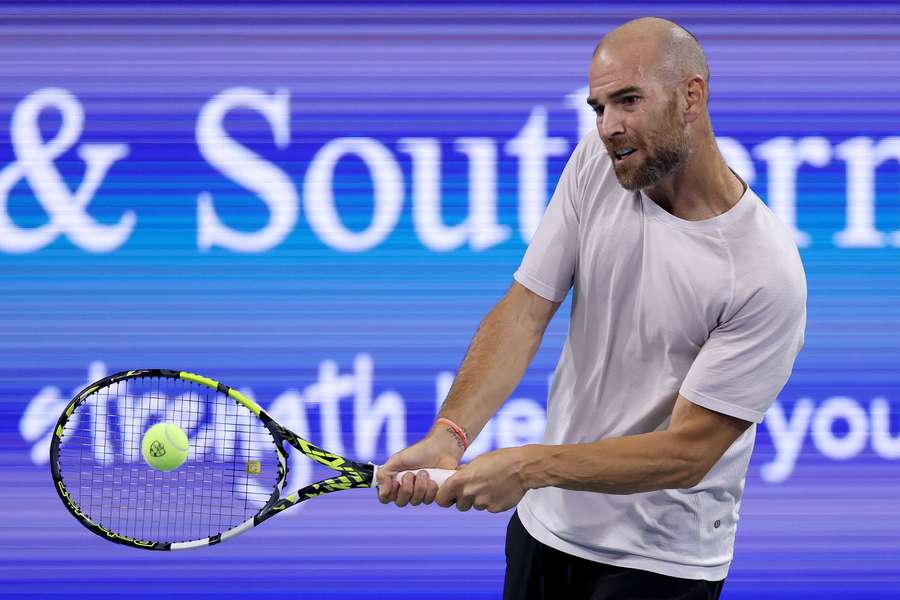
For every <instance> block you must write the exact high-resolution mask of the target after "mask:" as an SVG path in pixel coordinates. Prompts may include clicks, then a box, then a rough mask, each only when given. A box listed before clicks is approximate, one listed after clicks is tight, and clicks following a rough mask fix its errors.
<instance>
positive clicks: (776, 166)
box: [753, 137, 831, 247]
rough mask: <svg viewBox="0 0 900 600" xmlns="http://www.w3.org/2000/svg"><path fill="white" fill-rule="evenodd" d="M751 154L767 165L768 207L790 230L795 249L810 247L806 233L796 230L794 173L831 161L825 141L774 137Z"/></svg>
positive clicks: (795, 184)
mask: <svg viewBox="0 0 900 600" xmlns="http://www.w3.org/2000/svg"><path fill="white" fill-rule="evenodd" d="M753 155H754V156H756V157H757V158H761V159H762V160H764V161H766V164H767V169H768V173H769V178H768V204H769V208H771V209H772V212H774V213H775V214H776V215H777V216H778V217H780V218H781V220H782V221H783V222H784V224H785V225H787V226H788V228H790V229H791V231H792V232H793V233H794V241H796V242H797V245H798V246H800V247H806V246H809V244H810V237H809V234H808V233H805V232H803V231H800V230H799V229H797V170H798V169H799V168H800V167H801V166H802V165H804V164H810V165H813V166H815V167H824V166H825V165H827V164H828V162H829V161H830V160H831V145H830V144H829V143H828V140H827V139H825V138H823V137H804V138H800V139H799V140H795V139H793V138H789V137H776V138H772V139H771V140H768V141H766V142H764V143H762V144H760V145H758V146H757V147H756V148H754V149H753Z"/></svg>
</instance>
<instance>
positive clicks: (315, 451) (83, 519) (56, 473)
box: [50, 369, 375, 551]
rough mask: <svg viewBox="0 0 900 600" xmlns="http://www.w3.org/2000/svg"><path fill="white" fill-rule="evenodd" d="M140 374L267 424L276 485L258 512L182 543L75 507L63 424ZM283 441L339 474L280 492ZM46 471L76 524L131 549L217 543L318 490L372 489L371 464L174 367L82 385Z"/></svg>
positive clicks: (285, 466)
mask: <svg viewBox="0 0 900 600" xmlns="http://www.w3.org/2000/svg"><path fill="white" fill-rule="evenodd" d="M143 377H159V378H167V379H180V380H184V381H189V382H192V383H195V384H197V385H202V386H205V387H207V388H209V389H212V390H215V391H217V392H219V393H221V394H224V395H226V396H228V397H229V398H231V399H232V400H234V401H235V402H236V403H237V404H239V405H242V406H244V407H245V408H247V409H248V410H249V411H250V412H252V413H253V414H254V415H255V416H256V417H257V418H259V420H260V421H261V422H262V423H263V425H264V426H265V427H266V429H268V431H269V433H270V434H271V435H272V439H273V440H274V442H275V443H274V446H275V450H276V454H277V456H278V479H277V482H276V484H275V486H274V487H273V490H272V495H271V496H270V497H269V500H268V501H267V502H266V503H265V504H264V505H263V506H262V507H261V508H260V509H259V511H257V513H256V514H255V515H253V516H252V517H250V518H249V519H247V520H246V521H244V522H243V523H241V524H239V525H237V526H235V527H232V528H231V529H228V530H226V531H224V532H220V533H217V534H215V535H212V536H210V537H208V538H204V539H198V540H190V541H182V542H160V541H151V540H139V539H135V538H132V537H129V536H126V535H122V534H120V533H117V532H115V531H112V530H110V529H107V528H106V527H104V526H103V525H101V524H100V523H97V522H95V521H92V520H91V519H90V518H89V517H88V516H87V515H85V514H84V512H83V511H82V510H81V508H79V506H78V505H77V504H76V503H75V501H74V500H73V499H72V497H71V495H70V494H69V491H68V489H67V488H66V485H65V482H64V480H63V474H62V472H61V471H60V467H59V452H60V445H61V444H62V441H63V436H64V434H65V425H66V423H67V422H68V421H69V419H70V418H71V416H72V414H74V412H75V410H76V409H77V408H78V406H79V405H81V404H82V403H84V401H85V400H87V398H88V397H90V396H91V395H92V394H93V393H94V392H96V391H98V390H100V389H102V388H104V387H108V386H110V385H113V384H115V383H118V382H121V381H127V380H129V379H137V378H143ZM285 442H287V443H288V444H290V445H291V446H293V447H294V448H296V449H297V450H299V451H300V452H301V453H302V454H304V455H305V456H307V457H308V458H310V459H312V460H314V461H315V462H317V463H319V464H321V465H324V466H326V467H328V468H330V469H334V470H335V471H337V472H338V473H339V474H338V475H336V476H334V477H329V478H326V479H323V480H321V481H317V482H315V483H311V484H309V485H307V486H305V487H303V488H301V489H299V490H297V491H295V492H293V493H291V494H288V495H287V496H284V497H282V491H283V489H284V484H285V481H286V480H287V474H288V471H289V470H290V467H289V465H288V451H287V449H286V448H285V447H284V444H285ZM50 472H51V475H52V477H53V483H54V486H53V487H54V488H55V489H56V492H57V494H59V497H60V499H61V500H62V501H63V504H64V505H65V507H66V508H67V509H68V510H69V512H70V513H71V514H72V516H73V517H75V519H76V520H78V522H79V523H81V524H82V525H84V526H85V527H86V528H88V529H89V530H90V531H92V532H94V533H95V534H97V535H99V536H100V537H102V538H104V539H106V540H109V541H112V542H116V543H118V544H123V545H126V546H131V547H133V548H142V549H145V550H163V551H165V550H186V549H189V548H199V547H203V546H211V545H214V544H218V543H221V542H223V541H225V540H227V539H229V538H232V537H234V536H236V535H239V534H241V533H244V532H245V531H247V530H249V529H252V528H253V527H256V526H257V525H259V524H260V523H262V522H264V521H266V520H268V519H270V518H271V517H273V516H275V515H277V514H279V513H281V512H282V511H284V510H285V509H287V508H290V507H292V506H294V505H296V504H299V503H300V502H303V501H305V500H308V499H310V498H315V497H316V496H321V495H322V494H327V493H330V492H337V491H342V490H348V489H352V488H370V487H373V486H374V485H375V466H374V465H372V464H368V463H359V462H356V461H352V460H349V459H347V458H344V457H342V456H339V455H337V454H333V453H331V452H328V451H327V450H323V449H322V448H319V447H318V446H316V445H315V444H312V443H310V442H308V441H307V440H305V439H303V438H302V437H300V436H299V435H297V434H296V433H294V432H293V431H291V430H289V429H287V428H286V427H283V426H282V425H280V424H278V423H277V422H276V421H275V420H274V419H273V418H272V417H271V416H270V415H269V414H268V413H267V412H266V411H265V410H263V409H262V407H261V406H259V405H258V404H257V403H256V402H254V401H253V400H250V399H249V398H247V397H246V396H244V395H243V394H241V393H240V392H239V391H238V390H236V389H234V388H231V387H228V386H227V385H225V384H223V383H220V382H219V381H216V380H215V379H210V378H208V377H204V376H202V375H197V374H195V373H189V372H187V371H175V370H171V369H137V370H132V371H121V372H119V373H114V374H112V375H109V376H107V377H104V378H103V379H99V380H97V381H95V382H94V383H91V384H90V385H88V386H87V387H85V388H84V389H83V390H81V391H80V392H79V393H78V394H76V395H75V397H74V398H72V400H71V401H70V402H69V404H68V405H66V408H65V410H63V412H62V414H61V415H60V417H59V419H58V420H57V423H56V429H55V430H54V433H53V437H52V440H51V443H50Z"/></svg>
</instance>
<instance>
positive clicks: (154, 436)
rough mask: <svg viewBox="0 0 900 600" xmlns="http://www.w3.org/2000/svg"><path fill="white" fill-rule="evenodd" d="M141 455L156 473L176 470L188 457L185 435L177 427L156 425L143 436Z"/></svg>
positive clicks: (164, 424) (168, 424)
mask: <svg viewBox="0 0 900 600" xmlns="http://www.w3.org/2000/svg"><path fill="white" fill-rule="evenodd" d="M141 454H143V455H144V460H145V461H147V464H148V465H150V466H151V467H153V468H154V469H157V470H158V471H172V470H174V469H177V468H178V467H180V466H181V465H182V463H184V461H185V459H186V458H187V455H188V439H187V435H185V433H184V431H182V429H181V427H179V426H178V425H173V424H172V423H157V424H156V425H154V426H153V427H151V428H150V429H148V430H147V433H145V434H144V439H143V441H142V442H141Z"/></svg>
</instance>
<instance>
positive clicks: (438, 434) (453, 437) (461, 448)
mask: <svg viewBox="0 0 900 600" xmlns="http://www.w3.org/2000/svg"><path fill="white" fill-rule="evenodd" d="M428 435H429V437H431V438H432V439H434V440H435V441H436V443H437V444H438V445H440V447H441V448H442V451H443V452H444V453H446V454H448V455H450V456H453V457H454V458H456V459H457V460H460V459H461V458H462V456H463V454H465V453H466V444H465V442H464V441H463V439H464V438H463V439H460V437H459V435H458V434H457V433H456V432H455V431H454V430H453V428H452V427H450V426H449V425H447V424H445V423H442V422H435V423H434V425H432V427H431V431H430V432H429V434H428Z"/></svg>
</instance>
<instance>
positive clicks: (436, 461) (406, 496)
mask: <svg viewBox="0 0 900 600" xmlns="http://www.w3.org/2000/svg"><path fill="white" fill-rule="evenodd" d="M464 451H465V450H464V449H463V448H462V447H461V446H460V445H459V443H458V441H457V439H456V436H455V434H454V433H452V432H450V431H447V430H446V429H445V428H443V427H441V426H440V425H436V426H435V427H433V428H432V430H431V431H430V432H429V433H428V435H427V436H425V437H424V438H423V439H422V440H421V441H420V442H418V443H416V444H413V445H412V446H410V447H409V448H406V449H404V450H401V451H400V452H398V453H397V454H395V455H393V456H392V457H391V458H390V459H389V460H388V461H387V462H386V463H384V466H383V467H381V468H380V469H378V499H379V500H380V501H381V503H382V504H389V503H391V502H394V503H395V504H396V505H397V506H406V505H407V504H412V505H413V506H418V505H419V504H423V503H424V504H431V503H432V502H434V497H435V496H436V495H437V490H438V485H437V483H435V482H434V481H432V480H431V479H430V478H429V477H428V473H426V472H425V471H420V472H418V473H416V474H415V475H413V474H412V473H407V474H406V475H404V476H403V479H402V481H398V480H396V479H394V475H396V474H397V473H400V472H401V471H410V470H415V469H426V468H432V467H434V468H438V469H456V468H457V467H458V466H459V461H460V459H461V458H462V455H463V452H464Z"/></svg>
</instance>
